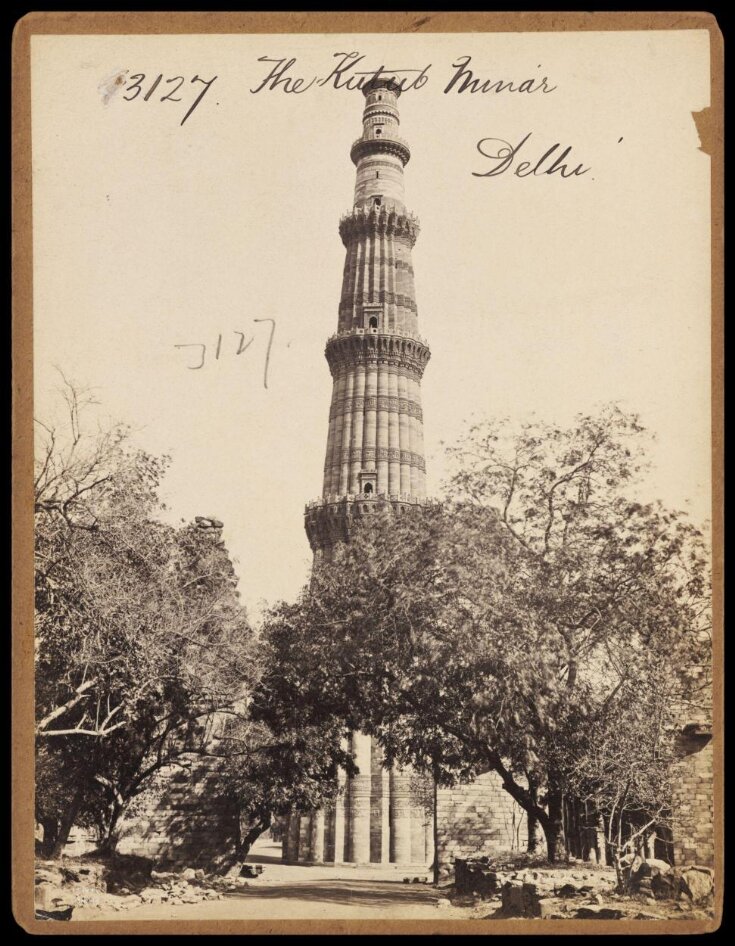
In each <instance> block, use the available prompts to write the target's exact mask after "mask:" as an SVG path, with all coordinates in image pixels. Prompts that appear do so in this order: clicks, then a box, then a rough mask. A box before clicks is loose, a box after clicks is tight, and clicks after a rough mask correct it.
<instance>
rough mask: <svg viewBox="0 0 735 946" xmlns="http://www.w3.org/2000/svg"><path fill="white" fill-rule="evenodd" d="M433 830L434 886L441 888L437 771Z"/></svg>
mask: <svg viewBox="0 0 735 946" xmlns="http://www.w3.org/2000/svg"><path fill="white" fill-rule="evenodd" d="M432 820H433V830H434V863H433V864H432V868H433V871H434V873H433V877H432V880H433V882H434V886H435V887H438V886H439V783H438V781H437V778H436V771H435V772H434V813H433V819H432Z"/></svg>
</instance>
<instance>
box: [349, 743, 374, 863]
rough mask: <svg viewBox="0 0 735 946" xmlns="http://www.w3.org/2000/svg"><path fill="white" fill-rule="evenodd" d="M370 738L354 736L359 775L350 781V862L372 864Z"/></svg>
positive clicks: (353, 749) (354, 749)
mask: <svg viewBox="0 0 735 946" xmlns="http://www.w3.org/2000/svg"><path fill="white" fill-rule="evenodd" d="M370 743H371V739H370V736H366V735H365V734H364V733H353V734H352V751H353V753H354V756H355V764H356V765H357V767H358V769H359V773H358V774H357V775H355V776H353V777H352V779H351V781H350V796H349V805H350V826H349V830H350V843H349V860H350V861H352V862H353V863H355V864H368V863H370V781H371V778H370Z"/></svg>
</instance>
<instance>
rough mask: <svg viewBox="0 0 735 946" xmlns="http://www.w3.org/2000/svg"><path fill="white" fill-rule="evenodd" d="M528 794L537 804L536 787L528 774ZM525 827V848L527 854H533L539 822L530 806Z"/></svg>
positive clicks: (537, 840)
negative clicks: (526, 839) (526, 833)
mask: <svg viewBox="0 0 735 946" xmlns="http://www.w3.org/2000/svg"><path fill="white" fill-rule="evenodd" d="M528 794H529V795H530V796H531V801H532V803H533V805H534V806H536V805H538V788H537V786H536V782H535V780H534V779H533V778H531V776H530V775H529V776H528ZM526 827H527V829H528V843H527V844H526V850H527V851H528V853H529V854H535V853H536V851H537V850H538V842H539V823H538V818H537V817H536V812H535V811H534V810H533V808H530V807H529V809H528V811H527V812H526Z"/></svg>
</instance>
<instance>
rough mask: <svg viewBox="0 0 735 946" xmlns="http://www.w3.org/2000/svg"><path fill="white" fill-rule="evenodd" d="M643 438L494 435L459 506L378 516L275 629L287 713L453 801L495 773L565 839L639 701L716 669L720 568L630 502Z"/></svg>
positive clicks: (609, 422) (671, 701) (458, 482)
mask: <svg viewBox="0 0 735 946" xmlns="http://www.w3.org/2000/svg"><path fill="white" fill-rule="evenodd" d="M641 435H642V429H641V427H640V425H639V423H638V421H637V420H636V418H634V417H629V416H626V415H624V414H623V413H622V412H620V411H619V410H617V409H615V408H609V409H606V410H604V411H602V412H600V413H599V414H597V415H595V416H586V417H579V418H578V419H577V422H576V423H575V424H574V426H573V427H571V428H570V429H561V428H558V427H553V426H551V427H549V426H544V425H541V424H526V425H525V426H523V427H521V429H520V431H518V432H515V433H514V432H512V431H511V430H510V426H509V425H508V424H507V423H506V424H490V425H480V426H477V427H475V428H473V429H472V430H470V432H469V434H468V436H467V438H466V439H465V440H464V442H463V443H462V444H460V446H459V447H458V448H457V451H456V456H457V458H458V460H459V467H460V469H459V472H458V473H457V475H456V476H455V477H454V480H453V482H452V484H451V491H450V498H451V501H450V502H449V503H447V504H446V506H445V507H443V508H442V507H429V508H428V509H425V510H423V511H422V512H420V513H417V514H416V515H412V516H405V515H394V514H392V512H389V513H388V514H386V515H384V516H379V515H378V516H374V517H370V518H371V520H372V521H368V522H366V523H363V525H362V526H355V528H354V529H353V534H352V538H351V541H350V543H349V545H346V546H341V547H339V548H338V549H336V550H335V551H334V553H333V555H332V556H331V558H330V559H329V560H328V561H325V562H323V563H321V564H320V565H318V566H317V567H316V568H315V570H314V573H313V575H312V580H311V583H310V585H309V587H308V588H307V589H305V591H304V593H303V594H302V596H301V598H300V599H299V601H298V602H297V603H296V604H295V605H294V606H292V607H291V608H285V607H284V608H280V609H278V610H277V611H276V612H274V614H273V615H272V616H271V618H270V620H269V621H268V622H267V624H266V628H265V635H266V637H267V639H268V641H269V645H270V647H271V648H272V654H273V656H272V658H271V661H270V670H269V671H267V677H268V679H269V681H270V690H269V693H270V698H271V701H272V703H273V705H274V706H276V707H277V713H278V714H280V715H281V717H282V718H284V720H285V719H287V718H288V717H289V714H291V715H296V716H298V718H299V719H301V720H302V721H305V722H308V723H309V724H314V725H319V724H320V723H321V722H322V721H324V720H325V719H327V718H329V717H334V718H338V719H341V720H344V721H345V723H346V724H347V725H348V726H349V727H350V728H354V729H363V730H365V731H368V732H372V733H373V734H375V735H376V736H377V737H378V738H379V740H380V741H381V743H382V744H383V746H384V748H385V751H386V757H387V760H388V762H391V761H394V760H395V761H398V762H399V763H401V764H405V763H409V764H411V765H413V766H414V767H416V768H417V769H419V770H420V771H426V772H430V773H432V774H434V775H435V776H436V778H437V779H439V780H440V781H441V782H451V781H452V780H454V779H456V778H458V777H460V776H462V777H468V776H469V777H472V776H473V775H475V774H477V773H478V772H480V771H482V770H486V769H487V768H491V769H494V770H495V771H496V772H497V773H498V774H499V775H500V777H501V779H502V783H503V786H504V788H505V789H506V791H508V792H509V793H510V795H511V796H512V797H513V798H514V799H515V800H516V801H517V802H518V803H519V804H520V805H521V806H522V807H523V808H524V809H525V810H526V812H527V813H528V815H529V820H531V821H532V822H534V821H535V822H537V823H538V824H540V825H541V827H542V828H543V831H544V834H545V836H546V842H547V849H548V856H549V858H550V859H551V860H554V859H555V858H556V857H557V856H558V855H559V845H560V842H561V841H562V840H563V834H562V827H563V816H562V810H563V796H564V793H565V791H569V790H570V788H571V780H570V779H571V777H570V771H571V769H572V768H573V767H576V768H575V771H576V770H577V769H578V765H579V760H580V759H581V758H584V757H585V755H586V754H588V753H594V752H595V751H597V749H599V745H600V744H601V742H600V740H602V739H603V735H602V734H606V733H609V732H610V731H614V730H615V726H616V719H617V717H616V714H617V713H619V712H620V708H621V705H622V704H621V700H622V696H621V694H622V693H624V692H628V693H629V692H640V693H647V692H648V687H649V683H650V681H651V679H652V676H651V667H652V665H655V666H657V667H661V668H663V669H664V670H665V672H666V673H668V674H669V677H670V679H671V680H672V685H671V688H670V692H669V693H668V694H667V700H668V703H667V706H670V707H674V706H675V705H678V704H679V703H680V702H681V701H682V700H684V699H691V698H695V697H696V694H694V693H692V687H691V686H690V684H691V681H690V680H688V679H687V675H686V672H685V671H686V668H687V667H688V666H689V665H690V664H693V663H698V664H700V665H701V664H702V663H703V662H705V661H706V659H707V658H706V646H705V647H703V645H702V641H701V637H702V636H704V637H705V638H706V635H707V627H708V613H709V610H708V601H709V598H708V594H709V592H708V576H707V571H708V569H707V564H708V563H707V557H706V554H705V546H704V541H703V537H702V535H701V533H700V532H699V531H698V530H697V529H695V528H694V527H693V526H691V525H690V524H688V523H687V521H686V520H685V518H684V517H683V516H682V515H680V514H677V513H674V512H671V511H668V510H665V509H663V508H661V507H660V506H659V505H657V504H650V505H642V504H640V503H638V502H634V501H631V500H629V499H628V498H626V496H625V489H626V487H627V486H628V485H629V483H630V482H631V481H632V480H633V478H634V476H635V474H636V473H637V472H638V471H639V468H640V459H639V458H640V453H641V447H640V445H639V441H640V439H641Z"/></svg>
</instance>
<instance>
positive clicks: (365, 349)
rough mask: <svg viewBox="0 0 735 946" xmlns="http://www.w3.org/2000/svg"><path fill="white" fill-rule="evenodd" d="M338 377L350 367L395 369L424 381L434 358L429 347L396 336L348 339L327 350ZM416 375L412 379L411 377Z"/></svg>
mask: <svg viewBox="0 0 735 946" xmlns="http://www.w3.org/2000/svg"><path fill="white" fill-rule="evenodd" d="M325 355H326V358H327V362H328V364H329V368H330V371H331V372H332V376H333V377H334V376H335V375H336V374H337V372H338V371H339V370H340V369H341V368H344V367H346V366H348V365H350V366H351V365H377V364H386V365H394V366H395V367H396V368H405V369H408V370H409V371H410V372H412V373H413V377H416V378H417V379H418V378H421V377H422V375H423V373H424V369H425V368H426V364H427V362H428V361H429V358H430V357H431V352H430V351H429V349H428V346H426V345H424V344H422V343H421V342H419V341H417V340H416V339H414V338H401V337H399V336H395V335H345V336H337V337H336V338H331V339H330V340H329V341H328V342H327V347H326V350H325ZM411 376H412V375H409V377H411Z"/></svg>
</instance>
